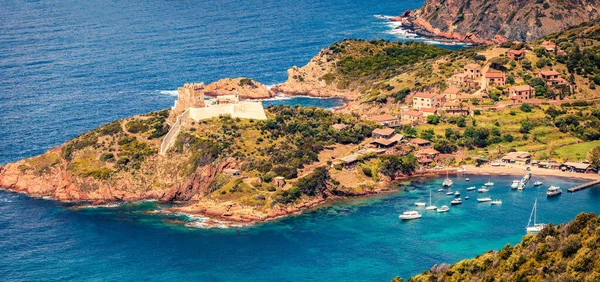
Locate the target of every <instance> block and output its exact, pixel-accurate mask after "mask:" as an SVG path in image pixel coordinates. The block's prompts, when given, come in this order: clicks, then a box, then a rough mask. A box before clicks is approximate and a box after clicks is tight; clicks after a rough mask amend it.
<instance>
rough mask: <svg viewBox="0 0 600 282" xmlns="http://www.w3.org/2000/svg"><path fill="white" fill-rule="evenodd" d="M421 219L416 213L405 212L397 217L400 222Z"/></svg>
mask: <svg viewBox="0 0 600 282" xmlns="http://www.w3.org/2000/svg"><path fill="white" fill-rule="evenodd" d="M421 217H422V215H421V214H420V213H419V212H418V211H406V212H403V213H402V214H401V215H400V216H399V218H400V219H402V220H410V219H417V218H421Z"/></svg>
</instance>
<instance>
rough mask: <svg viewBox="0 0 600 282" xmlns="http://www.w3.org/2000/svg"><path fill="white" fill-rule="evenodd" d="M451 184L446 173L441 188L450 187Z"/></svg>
mask: <svg viewBox="0 0 600 282" xmlns="http://www.w3.org/2000/svg"><path fill="white" fill-rule="evenodd" d="M452 184H454V183H453V182H452V179H450V178H448V171H446V179H444V183H442V186H444V187H450V186H452Z"/></svg>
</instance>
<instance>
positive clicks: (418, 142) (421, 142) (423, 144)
mask: <svg viewBox="0 0 600 282" xmlns="http://www.w3.org/2000/svg"><path fill="white" fill-rule="evenodd" d="M408 143H410V144H412V145H414V146H415V147H417V148H419V149H425V148H429V147H431V142H430V141H429V140H425V139H422V138H413V139H410V141H408Z"/></svg>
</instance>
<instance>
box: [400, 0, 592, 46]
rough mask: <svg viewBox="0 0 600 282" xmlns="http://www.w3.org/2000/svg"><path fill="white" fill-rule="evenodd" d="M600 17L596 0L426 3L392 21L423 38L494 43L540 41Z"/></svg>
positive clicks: (439, 1)
mask: <svg viewBox="0 0 600 282" xmlns="http://www.w3.org/2000/svg"><path fill="white" fill-rule="evenodd" d="M599 15H600V2H599V1H597V0H578V1H548V0H539V1H519V0H498V1H485V0H457V1H441V0H427V1H425V4H424V5H423V6H422V7H421V8H419V9H417V10H414V11H406V12H405V13H404V14H403V15H402V16H401V17H397V18H394V19H393V20H397V21H402V22H403V23H404V25H405V28H411V29H414V30H415V31H416V32H417V33H418V34H420V35H423V36H433V37H443V38H447V39H451V40H457V41H462V42H472V43H481V44H493V43H502V42H505V41H521V42H526V41H532V40H537V39H539V38H541V37H543V36H546V35H548V34H550V33H554V32H556V31H557V30H562V29H566V28H568V27H572V26H575V25H578V24H580V23H582V22H586V21H590V20H594V19H596V18H597V17H598V16H599Z"/></svg>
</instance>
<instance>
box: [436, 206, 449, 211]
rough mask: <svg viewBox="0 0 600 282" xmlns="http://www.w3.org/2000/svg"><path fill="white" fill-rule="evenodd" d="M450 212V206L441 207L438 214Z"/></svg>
mask: <svg viewBox="0 0 600 282" xmlns="http://www.w3.org/2000/svg"><path fill="white" fill-rule="evenodd" d="M449 210H450V208H449V207H448V206H441V207H440V208H439V209H438V210H437V212H447V211H449Z"/></svg>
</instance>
